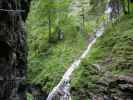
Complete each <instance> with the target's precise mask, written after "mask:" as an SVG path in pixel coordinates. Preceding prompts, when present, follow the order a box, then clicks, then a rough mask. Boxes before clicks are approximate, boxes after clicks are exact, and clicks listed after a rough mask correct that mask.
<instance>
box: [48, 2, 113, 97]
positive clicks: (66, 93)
mask: <svg viewBox="0 0 133 100" xmlns="http://www.w3.org/2000/svg"><path fill="white" fill-rule="evenodd" d="M111 12H112V8H111V7H110V6H109V4H107V8H106V11H105V14H106V15H107V19H106V20H105V21H103V22H102V23H101V24H100V25H99V27H98V28H97V29H95V38H94V39H93V40H92V41H91V43H89V45H88V47H87V49H86V50H85V51H84V52H83V54H82V55H81V56H80V57H79V59H77V60H75V61H74V62H73V63H72V64H71V65H70V67H69V68H68V70H67V71H66V72H65V74H64V75H63V77H62V79H61V81H60V82H59V83H58V85H57V86H56V87H54V88H53V90H52V91H51V92H50V93H49V95H48V98H47V100H71V95H70V84H69V81H70V77H71V75H72V73H73V71H74V70H75V69H77V68H78V66H79V64H80V63H81V61H82V60H83V59H84V58H85V57H86V56H87V55H88V53H89V52H90V49H91V47H92V45H93V44H94V43H95V42H96V40H97V38H98V37H100V36H102V34H103V32H104V29H105V26H106V25H107V22H108V21H109V18H110V14H111ZM57 96H58V99H57Z"/></svg>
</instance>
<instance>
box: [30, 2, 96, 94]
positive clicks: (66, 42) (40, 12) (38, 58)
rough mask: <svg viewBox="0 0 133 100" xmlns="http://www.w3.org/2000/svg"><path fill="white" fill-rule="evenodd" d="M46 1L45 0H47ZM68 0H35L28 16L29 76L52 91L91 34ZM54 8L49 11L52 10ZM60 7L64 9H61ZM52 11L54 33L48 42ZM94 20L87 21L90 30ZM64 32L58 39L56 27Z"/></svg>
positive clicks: (32, 80) (32, 81) (31, 81)
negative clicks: (74, 12)
mask: <svg viewBox="0 0 133 100" xmlns="http://www.w3.org/2000/svg"><path fill="white" fill-rule="evenodd" d="M44 1H45V2H44ZM70 3H71V2H70V1H69V0H55V1H53V0H39V1H33V2H32V5H31V12H30V14H29V17H28V20H27V26H28V32H29V34H28V46H29V56H28V66H29V67H28V79H27V81H28V82H29V83H34V84H41V85H42V87H43V90H44V91H45V92H49V91H50V90H51V89H52V88H53V87H54V86H55V85H56V84H57V83H58V82H59V80H60V79H61V77H62V75H63V74H64V72H65V71H66V69H67V68H68V67H69V65H70V64H71V63H72V62H73V60H74V59H75V58H76V57H78V56H79V55H80V53H81V52H82V50H84V48H85V47H86V45H87V38H88V34H86V33H83V32H82V31H81V23H80V18H79V17H77V16H73V15H71V14H70V13H71V11H70V10H69V7H70V5H71V4H70ZM50 10H51V11H53V12H52V13H50V12H49V11H50ZM60 10H61V11H60ZM49 14H51V16H52V17H51V20H52V24H51V26H52V27H51V33H52V34H51V35H52V37H53V38H52V39H55V40H54V43H49V42H48V39H49V31H48V30H49V29H48V16H49ZM94 23H95V22H94V21H91V22H88V23H87V22H86V23H85V24H86V26H87V31H88V32H91V31H92V27H93V26H94ZM57 26H60V28H61V30H62V31H63V33H64V38H63V40H60V41H59V40H57V41H56V38H57V37H58V36H57V35H58V34H57V33H56V27H57Z"/></svg>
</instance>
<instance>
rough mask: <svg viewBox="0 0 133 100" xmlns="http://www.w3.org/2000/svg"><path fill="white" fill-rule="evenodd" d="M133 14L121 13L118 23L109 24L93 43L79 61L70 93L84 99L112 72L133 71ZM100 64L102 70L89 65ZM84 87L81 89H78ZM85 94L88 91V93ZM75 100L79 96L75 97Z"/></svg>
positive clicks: (123, 72) (117, 73) (94, 91)
mask: <svg viewBox="0 0 133 100" xmlns="http://www.w3.org/2000/svg"><path fill="white" fill-rule="evenodd" d="M132 33H133V17H132V16H131V15H129V16H123V17H122V18H121V20H120V22H119V23H118V24H115V26H114V25H112V24H110V25H109V26H108V28H107V29H106V31H105V33H104V35H103V36H102V37H100V38H99V39H98V40H97V42H96V44H95V45H94V46H93V48H92V50H91V52H90V54H89V55H88V57H87V58H86V59H85V60H84V61H83V62H82V64H81V65H80V67H79V69H78V70H77V71H76V72H75V74H74V75H73V78H72V81H71V83H72V89H73V88H74V89H75V90H76V91H75V90H72V92H73V94H76V93H81V94H82V95H81V96H79V98H80V97H82V96H83V95H84V96H85V97H86V98H89V97H88V94H89V93H91V92H92V93H96V92H97V84H96V83H97V82H98V81H99V80H100V79H101V78H102V77H105V76H104V75H105V73H106V72H110V73H112V75H125V74H131V73H132V72H133V68H132V66H133V64H132V63H133V34H132ZM93 64H99V65H100V66H101V70H102V71H101V72H97V69H96V68H94V66H92V65H93ZM81 90H83V91H81ZM87 93H88V94H87ZM74 100H78V99H74Z"/></svg>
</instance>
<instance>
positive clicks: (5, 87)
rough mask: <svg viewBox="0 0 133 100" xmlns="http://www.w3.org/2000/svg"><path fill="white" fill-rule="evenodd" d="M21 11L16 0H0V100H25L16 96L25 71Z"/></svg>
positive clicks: (25, 57) (19, 4)
mask: <svg viewBox="0 0 133 100" xmlns="http://www.w3.org/2000/svg"><path fill="white" fill-rule="evenodd" d="M21 10H22V9H21V3H20V2H19V1H18V0H0V71H1V72H0V100H16V99H17V100H25V99H24V98H23V97H21V96H20V95H19V96H18V95H17V94H18V93H17V92H18V87H19V84H20V83H21V82H22V81H23V80H24V79H25V77H26V69H27V66H26V64H27V51H26V50H27V48H26V32H25V28H24V20H25V19H24V20H22V17H23V16H24V15H22V14H21ZM25 15H27V13H25ZM24 18H26V17H24Z"/></svg>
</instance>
